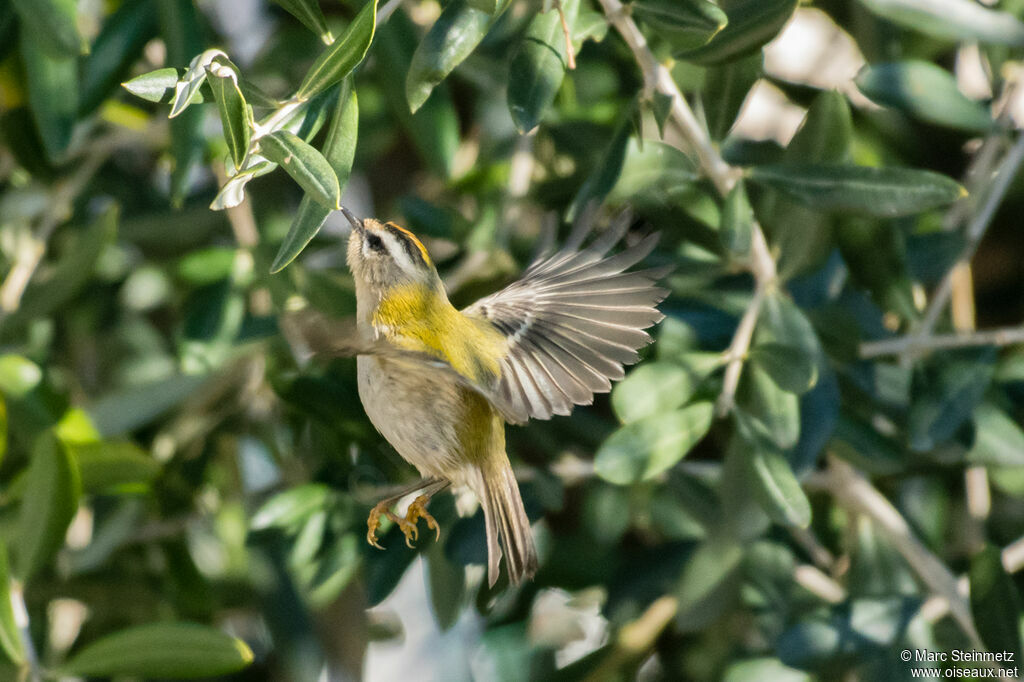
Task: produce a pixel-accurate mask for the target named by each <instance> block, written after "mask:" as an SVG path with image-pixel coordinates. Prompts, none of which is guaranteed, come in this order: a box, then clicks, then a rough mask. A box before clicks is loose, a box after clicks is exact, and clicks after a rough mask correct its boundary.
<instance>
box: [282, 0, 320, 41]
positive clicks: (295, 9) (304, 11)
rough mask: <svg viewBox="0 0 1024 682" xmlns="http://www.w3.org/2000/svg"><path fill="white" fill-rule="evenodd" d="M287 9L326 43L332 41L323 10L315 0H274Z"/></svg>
mask: <svg viewBox="0 0 1024 682" xmlns="http://www.w3.org/2000/svg"><path fill="white" fill-rule="evenodd" d="M274 2H276V3H277V4H278V5H280V6H281V7H283V8H285V9H286V10H288V13H289V14H291V15H292V16H293V17H295V18H296V19H298V20H299V21H301V22H302V25H303V26H305V27H306V28H308V29H309V30H310V31H312V32H313V33H315V34H317V35H318V36H320V40H322V41H324V42H325V43H327V44H328V45H330V44H331V43H333V42H334V36H332V35H331V32H330V30H328V28H327V21H326V20H325V19H324V13H323V10H321V9H320V3H319V2H317V0H274Z"/></svg>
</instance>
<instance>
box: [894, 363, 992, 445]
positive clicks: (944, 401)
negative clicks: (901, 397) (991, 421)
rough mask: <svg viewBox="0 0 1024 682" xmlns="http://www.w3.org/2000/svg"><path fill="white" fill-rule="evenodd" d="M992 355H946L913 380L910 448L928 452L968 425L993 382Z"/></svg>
mask: <svg viewBox="0 0 1024 682" xmlns="http://www.w3.org/2000/svg"><path fill="white" fill-rule="evenodd" d="M994 371H995V368H994V353H992V352H991V349H986V350H985V351H983V352H964V353H958V354H952V353H949V354H946V355H944V356H943V357H941V358H935V359H933V360H931V362H930V363H929V364H928V365H926V366H924V367H923V368H922V369H921V370H920V372H919V373H918V374H917V375H916V376H915V377H914V387H913V403H912V404H911V406H910V413H909V414H908V415H907V438H908V440H909V442H910V448H911V449H912V450H914V451H916V452H927V451H929V450H932V449H934V448H936V447H937V446H939V445H942V444H943V443H944V442H946V441H947V440H949V439H950V438H952V437H953V436H954V435H955V434H956V432H957V431H958V430H959V429H960V427H961V426H963V425H964V424H966V423H967V421H968V420H969V419H970V418H971V415H972V414H973V413H974V410H975V408H976V407H977V406H978V405H979V403H981V400H982V398H984V396H985V391H986V390H988V387H989V384H990V383H991V382H992V374H993V372H994Z"/></svg>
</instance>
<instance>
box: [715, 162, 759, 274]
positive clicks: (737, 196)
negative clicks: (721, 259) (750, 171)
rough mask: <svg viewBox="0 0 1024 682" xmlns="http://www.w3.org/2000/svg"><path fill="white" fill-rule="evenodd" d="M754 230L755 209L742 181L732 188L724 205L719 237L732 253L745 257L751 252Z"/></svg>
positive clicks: (726, 248)
mask: <svg viewBox="0 0 1024 682" xmlns="http://www.w3.org/2000/svg"><path fill="white" fill-rule="evenodd" d="M753 230H754V209H753V208H751V207H750V200H749V199H748V198H747V190H746V188H745V186H744V184H743V182H742V181H740V182H737V183H736V186H735V187H733V188H732V190H730V192H729V194H728V196H726V197H725V206H724V207H722V224H721V227H719V228H718V238H719V241H721V243H722V246H723V247H725V250H726V251H728V252H729V253H730V254H731V255H733V256H736V257H739V258H743V257H745V256H746V255H747V254H748V253H749V252H750V239H751V235H752V234H753Z"/></svg>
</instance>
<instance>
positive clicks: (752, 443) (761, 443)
mask: <svg viewBox="0 0 1024 682" xmlns="http://www.w3.org/2000/svg"><path fill="white" fill-rule="evenodd" d="M737 436H738V437H740V438H742V440H743V442H744V443H745V444H746V445H747V456H746V457H744V458H743V462H744V464H745V469H746V475H747V480H748V482H749V485H750V487H751V489H752V490H753V492H754V496H755V497H756V498H757V501H758V502H759V503H760V504H761V507H762V508H763V509H764V511H765V513H766V514H768V517H769V518H770V519H772V520H773V521H775V522H776V523H779V524H782V525H784V526H796V527H798V528H806V527H807V526H809V525H810V523H811V503H810V501H808V499H807V495H805V494H804V491H803V488H801V487H800V482H799V481H797V479H796V476H795V475H794V474H793V470H792V469H791V468H790V466H789V462H787V461H786V457H785V455H784V454H783V453H782V451H781V450H779V449H778V448H777V447H775V445H774V444H772V443H771V442H770V441H768V440H767V439H765V438H763V437H761V436H760V435H758V434H757V433H756V430H755V429H754V428H751V426H749V425H747V424H746V423H745V420H743V419H738V420H737Z"/></svg>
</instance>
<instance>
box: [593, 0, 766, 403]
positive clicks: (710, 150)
mask: <svg viewBox="0 0 1024 682" xmlns="http://www.w3.org/2000/svg"><path fill="white" fill-rule="evenodd" d="M600 2H601V6H602V8H603V9H604V13H605V15H606V16H607V17H608V21H609V22H610V23H611V25H612V26H614V27H615V30H616V31H618V33H619V35H621V36H622V39H623V40H624V41H625V42H626V44H627V45H628V46H629V49H630V50H631V51H632V53H633V58H634V59H635V60H636V62H637V64H638V65H639V66H640V70H641V72H643V76H644V83H645V84H646V85H647V87H648V88H652V89H654V90H657V91H658V92H660V93H661V94H663V95H666V96H668V97H669V98H671V100H672V107H671V109H670V115H671V118H670V120H671V121H672V123H673V124H674V125H675V126H676V128H677V129H678V131H679V134H680V135H681V136H682V137H683V139H684V140H685V141H686V143H687V145H688V146H689V147H690V148H691V149H692V150H693V152H694V153H695V154H696V155H697V158H698V160H699V161H700V165H701V167H702V168H703V170H704V173H705V174H706V175H707V176H708V178H709V179H710V180H711V182H712V183H713V184H714V186H715V189H717V190H718V193H719V194H720V195H722V196H723V197H725V196H727V195H728V194H729V192H730V191H731V190H732V188H733V187H734V186H735V185H736V182H737V181H738V179H739V177H740V172H739V171H738V170H737V169H735V168H733V167H732V166H730V165H729V164H728V163H726V162H725V160H724V159H723V158H722V156H721V154H719V153H718V150H717V149H715V146H714V145H713V144H712V143H711V138H710V136H709V135H708V133H707V130H706V129H705V128H704V127H703V126H702V125H701V124H700V122H699V121H698V120H697V117H696V116H695V115H694V113H693V110H692V109H691V108H690V105H689V104H688V103H687V102H686V98H685V97H683V93H682V92H681V91H680V90H679V86H678V85H676V83H675V81H674V80H673V79H672V74H671V72H670V71H669V70H668V69H667V68H666V67H665V66H664V65H663V64H661V63H660V62H658V60H657V59H656V58H655V56H654V53H653V52H651V49H650V47H649V46H648V44H647V39H646V38H644V35H643V33H641V32H640V29H639V28H638V27H637V25H636V22H634V21H633V19H632V17H630V15H629V12H628V11H627V10H626V8H625V7H623V5H622V3H621V2H619V0H600ZM745 265H746V267H747V269H748V270H749V271H750V273H751V274H752V275H753V276H754V281H755V289H754V296H753V298H751V300H750V304H749V305H748V306H747V310H746V311H745V312H744V314H743V317H742V318H741V319H740V323H739V325H738V326H737V328H736V332H735V334H734V336H733V340H732V343H731V344H730V345H729V350H728V351H726V352H727V355H728V358H729V362H728V365H727V366H726V370H725V382H724V385H723V388H722V393H721V394H720V395H719V398H718V404H717V408H716V410H717V412H718V414H719V415H720V416H721V415H724V414H726V413H728V412H729V411H730V410H731V409H732V406H733V401H734V400H735V395H736V388H737V387H738V386H739V380H740V375H741V374H742V372H743V361H744V359H745V358H746V356H747V351H748V350H749V349H750V342H751V339H752V338H753V334H754V328H755V327H756V325H757V318H758V317H759V316H760V313H761V306H762V305H763V303H764V300H765V298H766V297H767V295H768V294H769V293H770V292H771V290H772V288H773V287H774V286H775V282H776V267H775V260H774V259H773V258H772V254H771V251H770V250H769V248H768V241H767V240H766V239H765V236H764V232H763V231H762V230H761V226H760V225H759V224H757V223H756V222H755V223H754V225H753V231H752V236H751V244H750V258H749V260H748V261H747V263H746V264H745Z"/></svg>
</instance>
